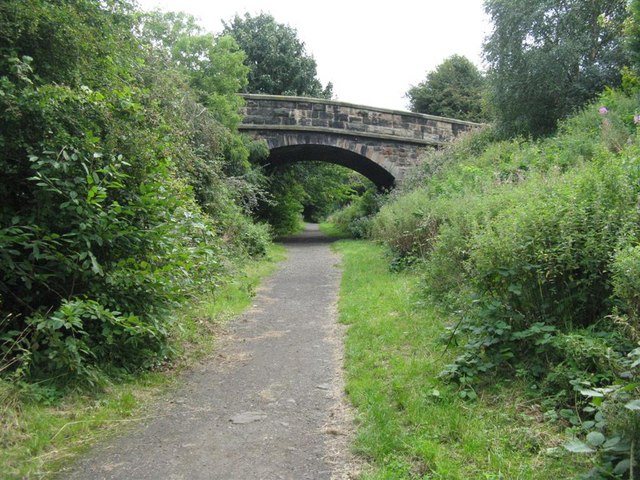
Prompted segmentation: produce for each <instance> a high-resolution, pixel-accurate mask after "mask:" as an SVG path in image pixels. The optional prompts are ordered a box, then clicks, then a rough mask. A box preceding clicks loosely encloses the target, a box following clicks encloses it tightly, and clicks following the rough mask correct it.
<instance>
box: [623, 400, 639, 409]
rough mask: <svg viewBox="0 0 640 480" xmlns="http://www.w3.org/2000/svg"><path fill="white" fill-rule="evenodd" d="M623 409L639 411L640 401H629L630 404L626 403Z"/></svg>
mask: <svg viewBox="0 0 640 480" xmlns="http://www.w3.org/2000/svg"><path fill="white" fill-rule="evenodd" d="M624 408H627V409H629V410H632V411H638V410H640V399H637V400H631V401H630V402H628V403H626V404H625V405H624Z"/></svg>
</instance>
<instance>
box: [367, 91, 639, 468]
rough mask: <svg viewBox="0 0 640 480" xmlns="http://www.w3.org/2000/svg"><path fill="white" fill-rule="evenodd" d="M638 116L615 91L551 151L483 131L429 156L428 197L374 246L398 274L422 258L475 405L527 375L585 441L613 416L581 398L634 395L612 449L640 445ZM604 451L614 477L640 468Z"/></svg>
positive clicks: (419, 191)
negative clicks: (634, 438) (497, 381)
mask: <svg viewBox="0 0 640 480" xmlns="http://www.w3.org/2000/svg"><path fill="white" fill-rule="evenodd" d="M637 108H638V103H637V99H636V98H635V97H634V96H627V95H625V94H624V93H621V92H616V91H611V90H609V91H606V92H605V93H604V94H603V95H602V96H601V97H600V98H599V99H598V100H597V101H596V103H593V104H592V105H590V106H588V107H587V108H585V110H584V111H583V112H582V113H580V114H579V115H576V116H575V117H573V118H570V119H568V120H567V121H564V122H562V123H561V125H560V128H559V133H558V134H557V135H556V136H554V137H550V138H547V139H545V140H540V141H523V140H522V139H516V140H511V141H495V139H494V138H495V137H494V136H493V134H492V133H491V132H490V131H484V132H478V133H474V134H472V135H470V136H468V137H466V138H463V139H461V141H460V142H458V143H456V144H455V145H452V146H450V147H449V148H447V149H444V150H442V151H439V152H434V153H432V154H431V155H429V156H427V157H426V159H425V164H424V166H423V167H422V172H421V173H420V174H418V175H415V178H414V180H413V183H412V184H413V186H414V187H415V188H413V189H412V190H409V191H405V192H402V193H401V194H400V195H398V196H397V198H394V199H393V200H392V201H391V202H389V203H388V204H386V205H385V206H383V207H382V209H381V211H380V213H379V214H378V215H377V216H376V217H375V219H374V228H373V236H374V238H376V239H378V240H380V241H383V242H384V243H385V244H386V245H387V246H388V247H389V248H390V249H391V250H392V252H393V253H394V255H395V257H396V260H395V263H396V264H399V263H402V262H404V263H406V262H407V261H414V262H415V261H418V262H419V263H418V269H419V271H420V272H422V275H423V279H424V288H425V293H426V294H427V295H429V296H430V297H431V298H432V299H434V300H436V301H438V302H439V303H440V304H441V305H443V307H445V308H446V309H447V310H448V311H449V312H451V313H452V316H453V318H455V322H454V323H453V324H452V325H451V326H450V337H449V340H448V342H449V344H450V345H454V344H458V343H459V344H460V345H461V346H462V350H461V351H460V350H458V352H459V354H458V356H457V358H456V359H455V360H454V361H453V362H452V363H450V364H449V366H448V367H447V368H445V369H444V370H443V375H444V376H445V377H447V378H449V379H453V380H455V381H456V382H457V383H458V384H459V385H460V389H461V390H460V391H461V395H464V396H466V397H467V398H474V397H475V396H477V395H478V392H479V391H481V390H482V386H483V385H485V382H488V381H489V380H490V379H491V378H495V377H492V375H493V376H495V375H500V376H504V377H507V378H509V377H516V378H521V379H523V380H525V381H526V382H527V383H528V384H529V388H530V393H531V395H533V396H534V398H539V396H540V395H542V396H544V397H545V400H544V402H543V403H544V405H545V407H544V408H545V409H546V410H547V415H548V416H549V418H556V419H558V420H559V421H565V422H568V423H569V424H570V425H572V428H575V429H577V430H576V431H575V433H577V434H585V433H588V432H589V431H590V430H589V429H590V428H591V427H592V426H593V423H591V424H590V423H588V422H596V423H597V420H594V417H595V415H596V413H597V412H598V411H600V410H599V409H596V410H593V409H592V410H587V411H586V412H584V413H583V412H582V409H583V408H584V407H587V408H591V407H589V406H588V405H587V403H588V401H587V398H586V397H585V396H582V395H580V393H579V392H580V391H581V390H584V389H585V388H587V389H591V390H597V389H599V388H605V389H606V388H613V389H614V390H611V392H613V391H615V392H619V394H620V395H621V396H620V398H617V397H616V395H617V394H614V393H612V394H611V399H610V401H609V402H608V403H607V405H609V406H608V407H607V408H606V409H605V410H602V412H601V413H599V414H598V415H599V417H602V418H605V417H606V418H610V419H612V420H611V422H610V423H607V424H606V425H607V426H605V424H602V425H600V426H599V427H598V428H599V429H597V430H598V432H600V433H602V434H603V435H605V436H606V438H607V440H606V441H609V440H610V439H613V438H615V437H616V436H617V437H620V438H623V437H625V436H626V437H625V438H630V437H629V433H628V432H627V433H624V432H625V430H624V429H625V428H627V427H625V426H624V425H626V424H627V423H628V422H627V420H623V419H624V418H627V417H629V419H630V420H629V421H630V422H631V424H632V425H634V423H633V418H635V417H633V415H635V412H631V413H633V415H631V416H629V413H630V412H629V411H628V409H627V408H626V407H625V405H626V403H625V402H629V401H633V400H634V399H635V396H634V395H637V392H635V390H634V389H635V388H636V386H635V385H636V384H635V383H634V382H635V380H634V378H635V373H630V372H631V370H632V369H634V368H635V367H636V366H637V365H635V366H634V367H630V365H631V364H632V362H629V361H627V360H625V359H626V358H627V355H629V354H630V353H632V352H633V351H636V350H635V349H636V348H637V345H638V344H637V342H638V340H639V339H640V337H639V335H638V298H637V296H638V295H637V292H638V285H640V284H639V283H638V268H637V263H638V248H637V246H638V245H639V244H640V230H639V229H638V226H639V225H640V217H639V214H638V209H637V201H638V198H639V196H640V190H639V189H638V185H640V183H638V178H639V177H638V172H640V170H639V168H638V166H639V165H638V151H639V148H640V147H639V143H638V139H639V137H638V133H637V126H636V120H635V115H636V114H637V113H636V112H637ZM633 392H635V393H633ZM623 393H624V395H623ZM627 394H629V395H627ZM625 415H626V417H625ZM614 418H615V419H620V420H613V419H614ZM625 422H627V423H625ZM630 428H631V427H630ZM592 438H595V437H594V436H593V435H592ZM611 442H614V440H611ZM607 445H608V446H610V445H612V443H611V444H610V443H608V444H607ZM621 445H623V443H621V444H620V446H621ZM612 448H613V446H612ZM616 448H618V447H616ZM595 450H598V451H599V452H600V453H601V460H602V462H603V463H601V466H602V468H605V469H606V468H607V467H606V464H607V462H609V464H610V467H611V470H613V469H615V468H616V467H617V466H618V463H620V462H621V461H623V460H625V455H626V458H628V457H629V448H627V449H626V450H625V452H626V453H624V452H617V453H616V452H613V451H611V450H606V449H604V450H603V449H594V451H595ZM613 453H615V455H617V456H611V455H613ZM614 460H615V461H614ZM624 465H625V464H624V463H623V464H622V465H621V466H620V467H618V468H619V469H622V468H623V467H624ZM602 471H604V470H602ZM594 475H595V473H594ZM593 478H596V477H593Z"/></svg>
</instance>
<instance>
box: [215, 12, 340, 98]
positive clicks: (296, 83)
mask: <svg viewBox="0 0 640 480" xmlns="http://www.w3.org/2000/svg"><path fill="white" fill-rule="evenodd" d="M223 34H224V35H229V36H231V37H233V38H234V39H235V41H236V42H237V43H238V45H240V48H242V50H244V52H245V53H246V55H247V60H246V63H247V65H248V66H249V69H250V70H249V83H248V85H247V87H246V91H247V92H249V93H266V94H271V95H301V96H308V97H325V98H331V96H332V90H333V86H332V85H331V83H328V84H327V85H326V87H324V88H323V87H322V84H321V83H320V80H318V79H317V78H316V75H317V71H316V61H315V60H314V58H313V57H312V56H310V55H308V54H307V52H306V50H305V45H304V42H301V41H300V40H299V39H298V32H297V31H296V30H295V29H294V28H292V27H290V26H289V25H285V24H282V23H278V22H276V20H275V19H274V18H273V17H272V16H271V15H268V14H264V13H261V14H260V15H257V16H255V17H252V16H251V15H249V14H248V13H246V14H245V15H244V17H240V16H237V15H236V16H235V17H234V18H233V20H231V22H229V23H225V24H224V31H223Z"/></svg>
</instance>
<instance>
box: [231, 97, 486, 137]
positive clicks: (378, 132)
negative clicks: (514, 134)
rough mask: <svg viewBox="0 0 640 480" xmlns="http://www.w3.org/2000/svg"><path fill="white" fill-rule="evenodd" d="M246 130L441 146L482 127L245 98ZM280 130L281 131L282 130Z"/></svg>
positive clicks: (329, 104)
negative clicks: (392, 139)
mask: <svg viewBox="0 0 640 480" xmlns="http://www.w3.org/2000/svg"><path fill="white" fill-rule="evenodd" d="M245 100H246V105H245V107H244V109H243V111H242V113H243V114H244V118H243V124H244V125H243V126H242V127H241V128H243V127H244V128H246V127H248V126H249V125H251V126H254V128H256V127H258V126H269V127H270V128H271V129H289V130H290V131H291V130H302V129H305V130H308V131H309V130H311V131H318V130H322V129H327V130H326V131H333V133H338V132H337V131H342V132H343V133H345V134H346V133H348V134H351V135H362V136H368V137H369V136H372V137H377V138H381V139H385V138H386V139H390V138H389V137H395V139H397V140H399V141H402V140H404V141H406V142H410V143H414V142H415V143H422V144H430V145H440V144H443V143H447V142H449V141H451V140H452V139H453V138H454V137H455V136H457V135H458V134H459V133H461V132H464V131H468V130H471V129H472V128H474V127H477V126H478V124H475V123H471V122H464V121H461V120H453V119H448V118H442V117H435V116H431V115H422V114H417V113H410V112H400V111H395V110H387V109H379V108H373V107H364V106H360V105H354V104H350V103H344V102H337V101H332V100H324V99H315V98H305V97H279V96H272V95H245ZM278 127H279V128H278Z"/></svg>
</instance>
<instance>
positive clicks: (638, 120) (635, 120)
mask: <svg viewBox="0 0 640 480" xmlns="http://www.w3.org/2000/svg"><path fill="white" fill-rule="evenodd" d="M633 123H635V124H636V125H640V115H634V116H633Z"/></svg>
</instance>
